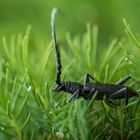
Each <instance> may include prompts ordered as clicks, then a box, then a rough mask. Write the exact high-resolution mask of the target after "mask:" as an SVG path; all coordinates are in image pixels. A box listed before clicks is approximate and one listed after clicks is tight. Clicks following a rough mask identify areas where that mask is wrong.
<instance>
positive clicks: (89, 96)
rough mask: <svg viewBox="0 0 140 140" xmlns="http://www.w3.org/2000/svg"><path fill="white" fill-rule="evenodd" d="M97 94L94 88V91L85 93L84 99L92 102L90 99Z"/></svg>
mask: <svg viewBox="0 0 140 140" xmlns="http://www.w3.org/2000/svg"><path fill="white" fill-rule="evenodd" d="M95 92H96V89H95V87H94V88H92V89H91V90H90V92H89V93H85V94H84V98H85V99H86V100H90V99H91V98H92V96H93V95H94V93H95Z"/></svg>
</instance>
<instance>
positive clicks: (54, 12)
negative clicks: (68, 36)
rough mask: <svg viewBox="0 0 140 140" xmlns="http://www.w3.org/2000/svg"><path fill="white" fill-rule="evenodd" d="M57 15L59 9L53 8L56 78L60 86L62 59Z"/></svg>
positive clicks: (52, 26)
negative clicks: (58, 43) (56, 20)
mask: <svg viewBox="0 0 140 140" xmlns="http://www.w3.org/2000/svg"><path fill="white" fill-rule="evenodd" d="M56 13H57V8H53V10H52V13H51V28H52V37H53V40H54V49H55V57H56V78H55V82H56V83H57V84H58V85H61V77H60V76H61V67H62V66H61V58H60V53H59V48H58V45H57V40H56V33H55V15H56Z"/></svg>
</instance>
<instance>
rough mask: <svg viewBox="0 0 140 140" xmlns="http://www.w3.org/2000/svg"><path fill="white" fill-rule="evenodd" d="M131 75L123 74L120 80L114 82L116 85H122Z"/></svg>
mask: <svg viewBox="0 0 140 140" xmlns="http://www.w3.org/2000/svg"><path fill="white" fill-rule="evenodd" d="M130 78H131V77H130V76H125V77H124V78H122V79H121V80H119V81H117V82H116V83H115V84H117V85H123V84H124V83H125V82H126V81H128V80H129V79H130Z"/></svg>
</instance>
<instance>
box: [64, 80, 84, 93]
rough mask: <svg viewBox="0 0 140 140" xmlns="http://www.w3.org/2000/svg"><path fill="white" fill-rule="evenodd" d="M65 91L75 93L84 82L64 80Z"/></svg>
mask: <svg viewBox="0 0 140 140" xmlns="http://www.w3.org/2000/svg"><path fill="white" fill-rule="evenodd" d="M63 86H64V91H66V92H69V93H71V94H73V93H75V92H76V91H77V90H80V89H81V88H82V84H80V83H76V82H64V83H63Z"/></svg>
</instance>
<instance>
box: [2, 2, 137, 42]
mask: <svg viewBox="0 0 140 140" xmlns="http://www.w3.org/2000/svg"><path fill="white" fill-rule="evenodd" d="M53 7H58V8H59V10H60V12H61V15H59V16H58V17H57V30H58V35H61V36H62V37H63V36H64V34H65V33H66V32H67V31H69V32H70V33H71V34H72V35H74V34H81V33H84V32H85V31H86V23H87V22H89V23H91V24H97V25H98V26H99V34H100V35H99V39H100V40H102V41H103V42H106V41H108V40H109V41H110V40H112V38H114V37H117V38H118V37H122V35H123V34H124V27H123V22H122V19H123V17H125V18H126V20H127V22H128V23H129V24H130V25H131V26H132V27H133V29H134V31H135V30H136V31H137V33H138V31H139V21H140V18H139V17H140V1H139V0H123V1H122V0H78V1H75V0H71V1H66V0H24V1H23V0H0V36H2V35H11V34H16V33H19V32H24V31H25V29H26V28H27V26H28V25H29V24H31V25H32V35H33V36H35V37H41V38H42V37H45V38H46V39H50V38H51V30H50V14H51V10H52V8H53ZM61 39H63V38H61Z"/></svg>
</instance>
